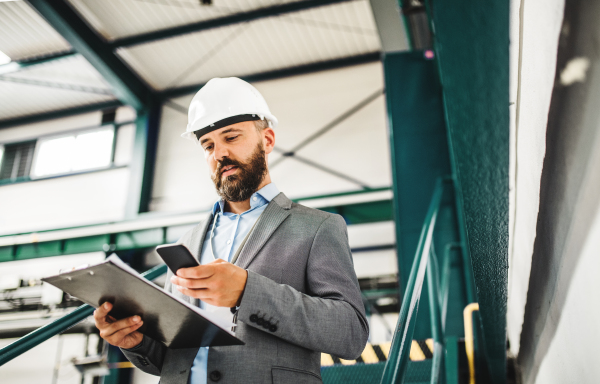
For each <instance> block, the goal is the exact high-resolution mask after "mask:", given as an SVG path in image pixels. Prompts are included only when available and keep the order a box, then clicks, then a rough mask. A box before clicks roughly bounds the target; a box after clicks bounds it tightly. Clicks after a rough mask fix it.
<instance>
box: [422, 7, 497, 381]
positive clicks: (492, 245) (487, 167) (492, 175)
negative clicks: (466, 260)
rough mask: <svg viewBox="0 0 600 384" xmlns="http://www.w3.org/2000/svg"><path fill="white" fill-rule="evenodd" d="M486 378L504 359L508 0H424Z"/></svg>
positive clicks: (494, 376)
mask: <svg viewBox="0 0 600 384" xmlns="http://www.w3.org/2000/svg"><path fill="white" fill-rule="evenodd" d="M429 13H430V17H431V18H432V22H433V24H434V31H435V39H434V47H435V50H436V55H437V58H438V70H439V73H440V77H441V81H442V89H443V94H444V104H445V113H446V120H447V124H448V129H449V140H450V147H451V157H452V160H453V168H454V171H455V173H456V175H457V177H458V180H459V184H460V186H461V189H462V198H459V203H460V204H462V206H463V209H464V213H465V222H466V230H467V236H468V245H469V250H470V253H471V258H472V262H473V274H474V279H475V285H476V288H477V295H478V301H479V305H480V315H481V318H482V325H483V331H484V334H485V341H486V344H487V345H486V351H487V356H488V359H489V360H490V370H491V374H492V377H493V381H494V382H496V383H499V382H503V381H504V377H505V361H506V298H507V270H508V169H509V110H508V107H509V93H508V92H509V77H508V76H509V56H508V52H509V1H508V0H489V1H466V0H457V1H452V2H450V1H441V0H432V1H431V2H430V3H429Z"/></svg>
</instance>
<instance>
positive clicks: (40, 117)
mask: <svg viewBox="0 0 600 384" xmlns="http://www.w3.org/2000/svg"><path fill="white" fill-rule="evenodd" d="M121 105H123V103H121V102H120V101H119V100H111V101H106V102H102V103H96V104H89V105H82V106H80V107H74V108H66V109H59V110H56V111H50V112H43V113H38V114H35V115H28V116H19V117H14V118H11V119H6V120H0V129H3V128H10V127H15V126H18V125H24V124H32V123H39V122H40V121H46V120H52V119H58V118H61V117H68V116H74V115H80V114H82V113H88V112H96V111H100V110H103V109H111V108H116V107H120V106H121Z"/></svg>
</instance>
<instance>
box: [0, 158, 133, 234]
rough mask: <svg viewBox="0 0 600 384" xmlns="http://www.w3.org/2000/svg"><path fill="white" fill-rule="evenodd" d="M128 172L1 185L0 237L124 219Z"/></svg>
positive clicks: (120, 169)
mask: <svg viewBox="0 0 600 384" xmlns="http://www.w3.org/2000/svg"><path fill="white" fill-rule="evenodd" d="M128 181H129V169H127V168H119V169H113V170H106V171H99V172H93V173H86V174H82V175H76V176H65V177H58V178H54V179H48V180H39V181H33V182H25V183H17V184H10V185H3V186H0V212H2V214H1V215H0V235H2V234H13V233H20V232H27V231H37V230H42V229H52V228H64V227H72V226H78V225H86V224H95V223H103V222H111V221H119V220H122V219H123V212H124V208H125V200H126V196H127V188H128Z"/></svg>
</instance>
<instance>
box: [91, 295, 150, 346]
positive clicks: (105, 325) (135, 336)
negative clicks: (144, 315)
mask: <svg viewBox="0 0 600 384" xmlns="http://www.w3.org/2000/svg"><path fill="white" fill-rule="evenodd" d="M111 309H112V304H111V303H108V302H107V303H104V304H102V305H101V306H100V308H98V309H96V310H95V311H94V321H95V322H96V327H97V328H98V329H99V330H100V337H101V338H103V339H104V340H106V341H107V342H108V343H109V344H112V345H114V346H115V347H119V348H125V349H129V348H133V347H135V346H136V345H138V344H139V343H141V342H142V339H143V338H144V335H142V334H141V333H140V332H138V331H136V330H137V329H138V328H139V327H141V326H142V324H143V323H144V322H143V321H142V319H140V317H139V316H131V317H128V318H125V319H121V320H116V319H115V318H114V317H112V316H110V315H109V314H108V313H109V312H110V310H111Z"/></svg>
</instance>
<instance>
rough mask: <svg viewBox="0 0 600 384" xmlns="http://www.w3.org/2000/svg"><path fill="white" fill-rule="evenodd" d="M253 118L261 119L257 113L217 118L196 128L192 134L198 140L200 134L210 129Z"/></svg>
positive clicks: (213, 129)
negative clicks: (211, 122) (202, 126)
mask: <svg viewBox="0 0 600 384" xmlns="http://www.w3.org/2000/svg"><path fill="white" fill-rule="evenodd" d="M255 120H261V117H260V116H259V115H250V114H248V115H237V116H231V117H227V118H225V119H223V120H219V121H217V122H215V123H213V124H210V125H208V126H206V127H204V128H201V129H198V130H197V131H194V134H195V135H196V138H197V139H198V140H200V138H201V137H202V136H204V135H206V134H207V133H210V132H212V131H216V130H217V129H220V128H223V127H226V126H228V125H231V124H236V123H241V122H243V121H255Z"/></svg>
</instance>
